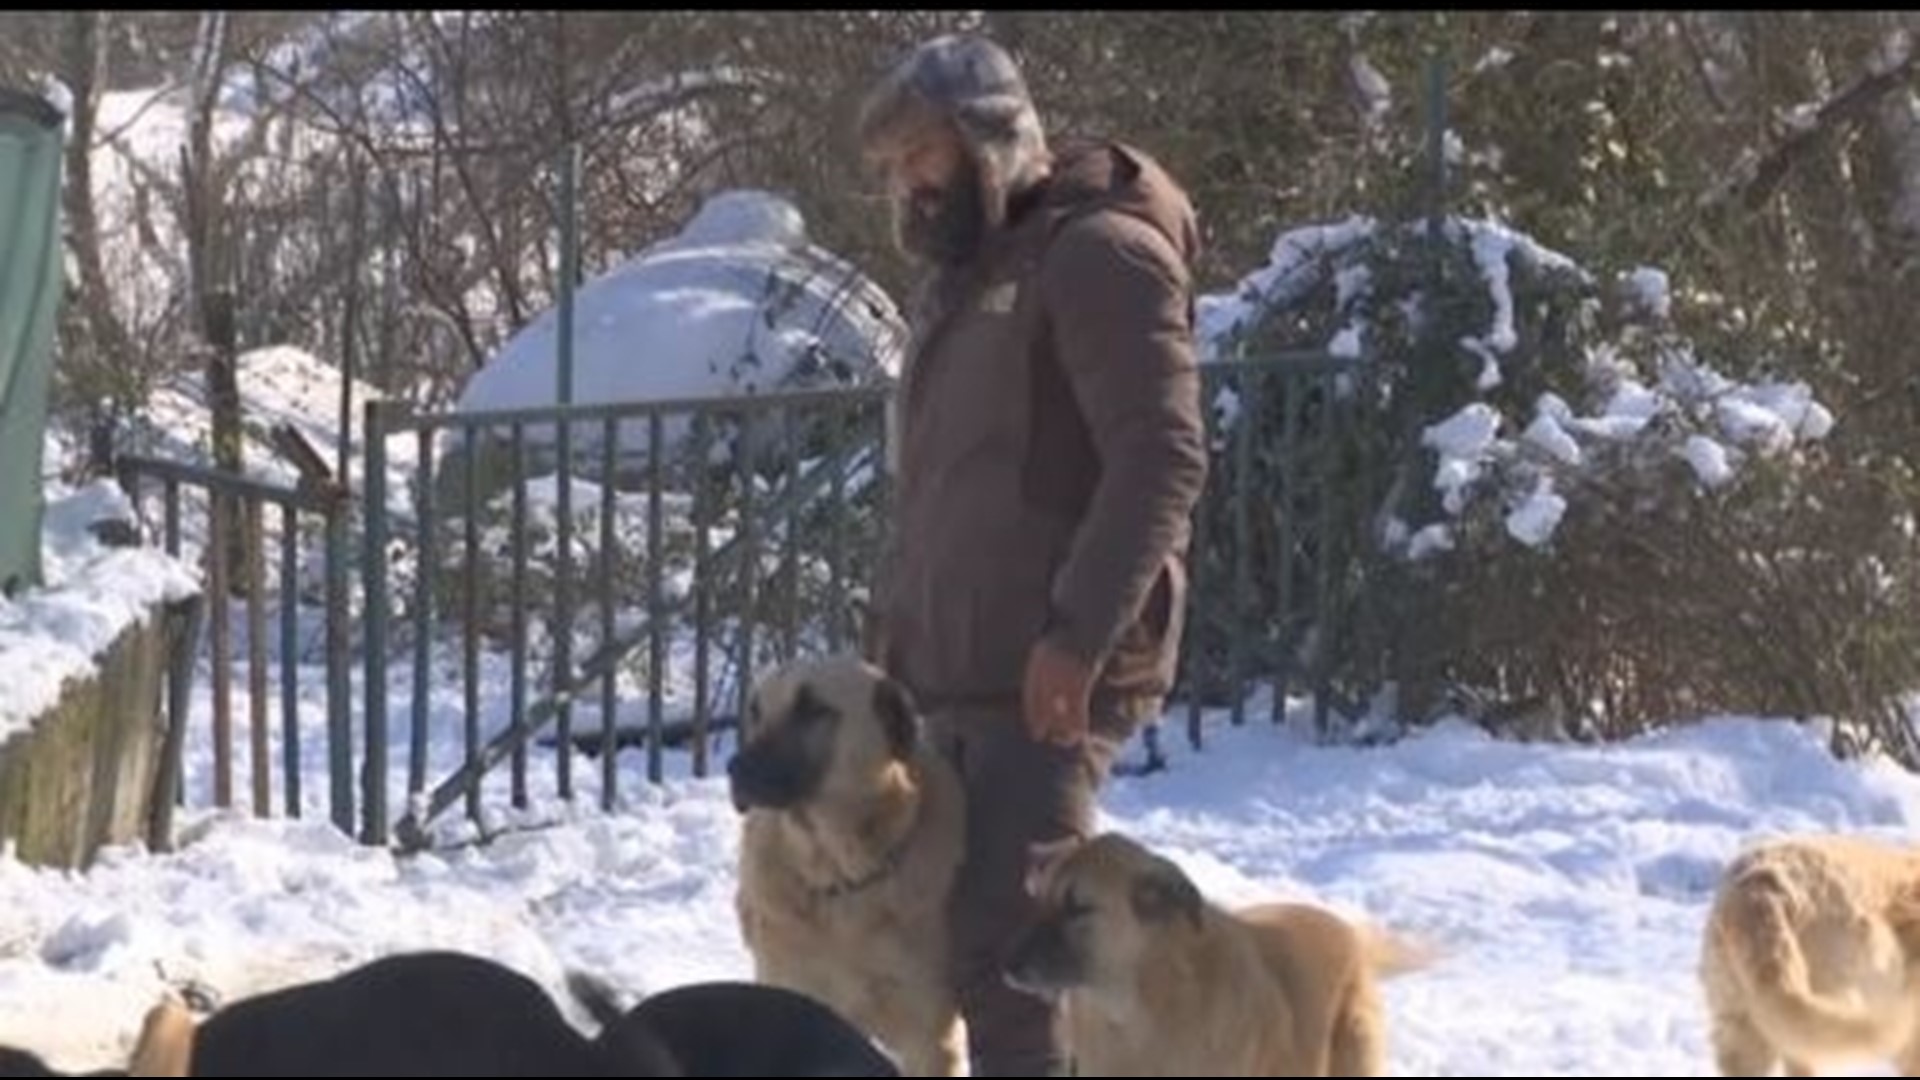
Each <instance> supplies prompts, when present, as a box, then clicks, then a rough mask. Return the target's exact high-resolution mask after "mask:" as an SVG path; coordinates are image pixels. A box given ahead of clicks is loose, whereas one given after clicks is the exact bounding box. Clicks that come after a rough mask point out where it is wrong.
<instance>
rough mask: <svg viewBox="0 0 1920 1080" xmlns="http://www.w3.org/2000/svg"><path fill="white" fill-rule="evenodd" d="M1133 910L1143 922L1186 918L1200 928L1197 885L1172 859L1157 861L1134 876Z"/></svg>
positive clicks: (1167, 921) (1165, 921) (1202, 902)
mask: <svg viewBox="0 0 1920 1080" xmlns="http://www.w3.org/2000/svg"><path fill="white" fill-rule="evenodd" d="M1131 899H1132V901H1133V913H1134V916H1135V917H1136V918H1138V919H1139V920H1140V921H1141V922H1144V923H1155V924H1165V923H1169V922H1172V921H1173V920H1174V919H1176V918H1185V919H1186V920H1187V921H1189V922H1191V923H1192V924H1193V928H1194V929H1196V930H1198V929H1199V928H1200V921H1201V914H1202V908H1203V907H1204V906H1205V901H1203V900H1202V899H1201V896H1200V888H1199V886H1197V885H1195V884H1194V883H1193V879H1191V878H1189V877H1187V875H1186V874H1185V873H1184V872H1182V871H1181V869H1180V868H1179V867H1178V866H1175V865H1174V864H1173V863H1171V862H1165V861H1163V862H1160V863H1159V864H1157V865H1155V866H1154V867H1152V868H1151V869H1148V870H1144V871H1141V873H1140V874H1139V875H1138V876H1136V877H1135V878H1134V879H1133V891H1132V897H1131Z"/></svg>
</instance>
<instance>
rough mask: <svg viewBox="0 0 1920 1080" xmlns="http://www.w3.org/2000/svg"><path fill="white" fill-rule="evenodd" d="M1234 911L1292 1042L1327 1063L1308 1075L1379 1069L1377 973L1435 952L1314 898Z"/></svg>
mask: <svg viewBox="0 0 1920 1080" xmlns="http://www.w3.org/2000/svg"><path fill="white" fill-rule="evenodd" d="M1235 916H1236V920H1237V922H1238V923H1239V925H1240V926H1242V927H1244V928H1245V930H1246V933H1247V935H1248V937H1249V938H1250V939H1251V941H1252V943H1253V945H1254V947H1256V948H1257V949H1258V950H1259V951H1260V956H1261V959H1262V961H1263V962H1264V964H1265V967H1266V969H1267V970H1268V972H1270V973H1271V975H1272V977H1273V979H1274V980H1275V981H1276V982H1277V983H1278V984H1279V986H1280V988H1281V991H1282V993H1283V994H1284V995H1285V997H1286V999H1287V1001H1288V1002H1289V1003H1290V1004H1291V1006H1292V1009H1293V1021H1294V1025H1295V1031H1296V1032H1297V1034H1298V1038H1299V1045H1300V1046H1301V1047H1302V1048H1305V1049H1307V1051H1308V1053H1309V1054H1310V1056H1311V1057H1312V1058H1314V1059H1316V1060H1322V1061H1324V1063H1325V1067H1326V1068H1327V1069H1328V1070H1329V1071H1327V1072H1325V1073H1317V1074H1310V1075H1325V1076H1379V1075H1382V1074H1383V1073H1384V1072H1385V1069H1386V1026H1387V1020H1386V1003H1385V1001H1384V1000H1383V998H1382V996H1381V992H1380V981H1381V980H1382V979H1385V978H1392V977H1394V976H1398V975H1403V974H1409V973H1412V972H1415V971H1419V970H1422V969H1424V968H1426V967H1427V966H1429V965H1430V964H1432V963H1433V962H1434V961H1435V960H1436V959H1438V956H1439V954H1438V952H1437V951H1436V950H1433V949H1432V948H1430V947H1428V946H1426V945H1424V944H1422V943H1418V942H1415V941H1413V940H1412V939H1410V938H1407V937H1403V936H1402V935H1399V934H1396V933H1393V932H1391V931H1389V930H1387V929H1385V928H1384V927H1380V926H1377V925H1374V924H1372V923H1360V922H1355V921H1352V920H1349V919H1347V918H1344V917H1342V916H1341V915H1339V914H1337V913H1335V912H1333V911H1330V910H1328V909H1326V908H1322V907H1319V906H1317V905H1314V904H1302V903H1266V904H1256V905H1253V906H1250V907H1246V908H1242V909H1241V910H1239V911H1238V912H1236V913H1235Z"/></svg>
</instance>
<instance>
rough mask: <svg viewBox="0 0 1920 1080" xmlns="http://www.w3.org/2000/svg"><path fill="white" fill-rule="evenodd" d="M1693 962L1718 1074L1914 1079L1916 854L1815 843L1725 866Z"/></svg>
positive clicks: (1803, 840)
mask: <svg viewBox="0 0 1920 1080" xmlns="http://www.w3.org/2000/svg"><path fill="white" fill-rule="evenodd" d="M1703 939H1704V940H1703V941H1702V944H1701V952H1700V972H1699V973H1700V982H1701V987H1702V990H1703V991H1704V993H1705V996H1706V1004H1707V1012H1708V1017H1709V1023H1710V1026H1711V1030H1712V1038H1713V1052H1714V1058H1715V1061H1716V1064H1717V1066H1718V1068H1719V1071H1720V1074H1721V1075H1722V1076H1770V1075H1772V1074H1773V1071H1774V1070H1775V1069H1776V1068H1779V1067H1782V1066H1784V1067H1785V1068H1786V1071H1787V1075H1789V1076H1815V1075H1818V1074H1819V1073H1820V1072H1822V1071H1825V1070H1827V1069H1832V1068H1842V1067H1848V1066H1853V1065H1858V1064H1861V1063H1865V1062H1869V1061H1872V1062H1886V1061H1892V1062H1893V1063H1894V1064H1895V1065H1897V1066H1898V1067H1899V1069H1900V1075H1902V1076H1920V1038H1916V1036H1920V1024H1916V1021H1920V979H1916V969H1915V965H1916V961H1917V960H1920V851H1915V850H1913V849H1908V848H1904V847H1896V846H1892V845H1887V844H1883V843H1880V842H1878V841H1873V840H1868V839H1863V838H1854V837H1845V836H1830V835H1813V836H1804V837H1795V838H1790V839H1784V840H1776V841H1771V842H1768V843H1764V844H1759V845H1756V846H1754V847H1752V848H1750V849H1748V850H1747V851H1744V852H1742V853H1741V854H1740V855H1739V856H1737V857H1735V858H1734V860H1733V861H1732V862H1731V863H1729V864H1728V865H1727V868H1726V871H1725V873H1724V874H1723V875H1722V878H1721V883H1720V888H1719V890H1718V892H1717V893H1716V895H1715V897H1714V902H1713V906H1712V908H1711V909H1710V910H1709V912H1708V916H1707V923H1706V927H1705V932H1704V934H1703Z"/></svg>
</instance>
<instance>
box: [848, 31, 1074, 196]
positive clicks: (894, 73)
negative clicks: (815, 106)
mask: <svg viewBox="0 0 1920 1080" xmlns="http://www.w3.org/2000/svg"><path fill="white" fill-rule="evenodd" d="M943 121H950V122H952V123H953V124H954V125H955V127H956V128H957V129H958V131H959V133H960V136H961V138H962V139H963V140H964V141H965V143H966V145H967V148H968V150H969V151H970V152H971V153H972V155H973V157H974V160H975V161H977V162H978V163H979V164H980V166H981V173H982V181H983V183H984V186H985V187H986V189H987V193H988V194H987V198H988V207H987V209H988V217H989V219H990V220H993V221H995V222H996V223H997V222H998V221H999V220H1000V219H1001V217H1002V214H1003V212H1004V206H1005V198H1006V194H1007V193H1008V192H1011V191H1017V190H1019V189H1020V188H1022V187H1024V186H1026V184H1028V183H1029V182H1031V181H1032V180H1033V179H1035V178H1036V177H1038V176H1039V175H1041V174H1042V173H1044V172H1045V168H1046V164H1047V157H1048V155H1047V144H1046V137H1045V135H1044V134H1043V133H1042V130H1041V126H1040V117H1039V114H1038V113H1037V112H1036V111H1035V110H1034V107H1033V99H1032V97H1031V96H1030V95H1029V94H1028V92H1027V81H1026V78H1025V77H1024V76H1023V75H1022V74H1021V72H1020V68H1019V66H1018V65H1017V64H1015V63H1014V61H1013V57H1012V56H1010V55H1008V54H1007V51H1006V50H1005V49H1003V48H1001V47H1000V46H999V45H998V44H996V43H995V42H993V41H992V40H990V39H988V38H985V37H981V36H979V35H975V34H947V35H943V36H941V37H937V38H933V39H932V40H929V41H926V42H924V43H922V44H921V45H919V46H918V47H916V48H915V49H914V50H913V51H912V52H910V53H908V54H907V56H906V57H905V58H904V59H902V60H901V61H900V62H898V63H897V64H895V65H894V66H893V67H892V68H891V69H890V70H889V71H888V72H887V73H886V74H885V75H884V76H882V77H881V79H880V82H879V84H878V85H877V86H875V87H874V89H873V90H872V91H871V92H870V93H869V94H868V95H867V99H866V101H865V102H864V103H863V105H862V107H861V109H860V119H859V124H858V134H859V138H860V144H861V146H863V147H865V148H867V149H876V148H879V147H883V146H886V145H888V144H889V143H892V142H895V141H897V140H901V139H905V138H909V137H911V136H912V135H914V134H915V133H917V132H920V131H924V130H925V129H926V128H927V127H928V126H929V125H933V124H938V123H941V122H943Z"/></svg>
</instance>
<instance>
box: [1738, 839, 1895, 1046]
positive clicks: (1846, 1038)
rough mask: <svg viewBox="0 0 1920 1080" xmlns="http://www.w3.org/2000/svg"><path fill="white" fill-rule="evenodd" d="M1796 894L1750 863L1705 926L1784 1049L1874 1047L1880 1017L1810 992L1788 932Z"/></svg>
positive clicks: (1882, 1028) (1880, 1033) (1882, 1032)
mask: <svg viewBox="0 0 1920 1080" xmlns="http://www.w3.org/2000/svg"><path fill="white" fill-rule="evenodd" d="M1794 904H1795V898H1794V895H1793V893H1792V891H1791V889H1790V888H1789V887H1788V885H1787V883H1786V882H1785V881H1783V880H1782V879H1781V877H1780V875H1779V874H1778V873H1776V872H1775V871H1773V870H1772V869H1770V868H1756V869H1753V870H1749V871H1748V872H1746V873H1745V874H1742V875H1740V876H1739V877H1737V878H1736V879H1734V880H1733V881H1732V882H1731V883H1729V885H1728V886H1727V888H1726V890H1725V892H1723V893H1722V894H1721V896H1720V898H1719V900H1718V904H1717V906H1718V910H1717V911H1716V912H1715V913H1714V915H1715V919H1714V926H1713V928H1712V930H1711V931H1710V932H1711V933H1714V934H1716V935H1718V938H1719V944H1720V945H1721V946H1722V947H1723V948H1724V949H1725V950H1726V952H1727V954H1728V959H1729V961H1730V963H1731V966H1732V967H1733V968H1734V970H1735V971H1736V972H1738V977H1739V978H1740V980H1741V981H1742V982H1744V983H1745V984H1746V987H1747V998H1748V1005H1749V1008H1751V1009H1752V1010H1753V1018H1754V1019H1755V1020H1756V1021H1757V1022H1758V1023H1759V1025H1760V1027H1761V1028H1763V1029H1764V1030H1766V1031H1767V1033H1768V1034H1769V1035H1771V1036H1772V1037H1773V1038H1774V1040H1775V1041H1777V1042H1779V1043H1780V1044H1782V1045H1781V1049H1782V1050H1784V1051H1786V1054H1787V1056H1788V1057H1800V1058H1819V1057H1825V1056H1827V1055H1829V1054H1831V1053H1836V1052H1842V1053H1845V1052H1853V1053H1859V1052H1874V1050H1873V1049H1872V1048H1880V1049H1887V1050H1889V1052H1890V1051H1891V1049H1892V1048H1891V1047H1881V1046H1880V1044H1881V1043H1882V1042H1883V1041H1884V1040H1885V1036H1886V1025H1885V1024H1884V1023H1883V1022H1882V1021H1881V1019H1880V1018H1878V1017H1876V1016H1874V1015H1873V1014H1872V1013H1870V1012H1867V1011H1865V1010H1863V1009H1858V1008H1851V1007H1849V1006H1847V1005H1845V1004H1843V1003H1841V1002H1837V1001H1834V1000H1832V999H1830V998H1828V997H1826V996H1824V995H1822V994H1819V993H1817V992H1815V990H1814V989H1813V982H1812V978H1811V976H1810V973H1809V972H1808V970H1807V958H1806V955H1805V954H1804V953H1803V952H1802V951H1801V949H1800V942H1799V938H1798V936H1797V935H1796V934H1795V933H1794V926H1793V919H1792V915H1793V907H1794Z"/></svg>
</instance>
